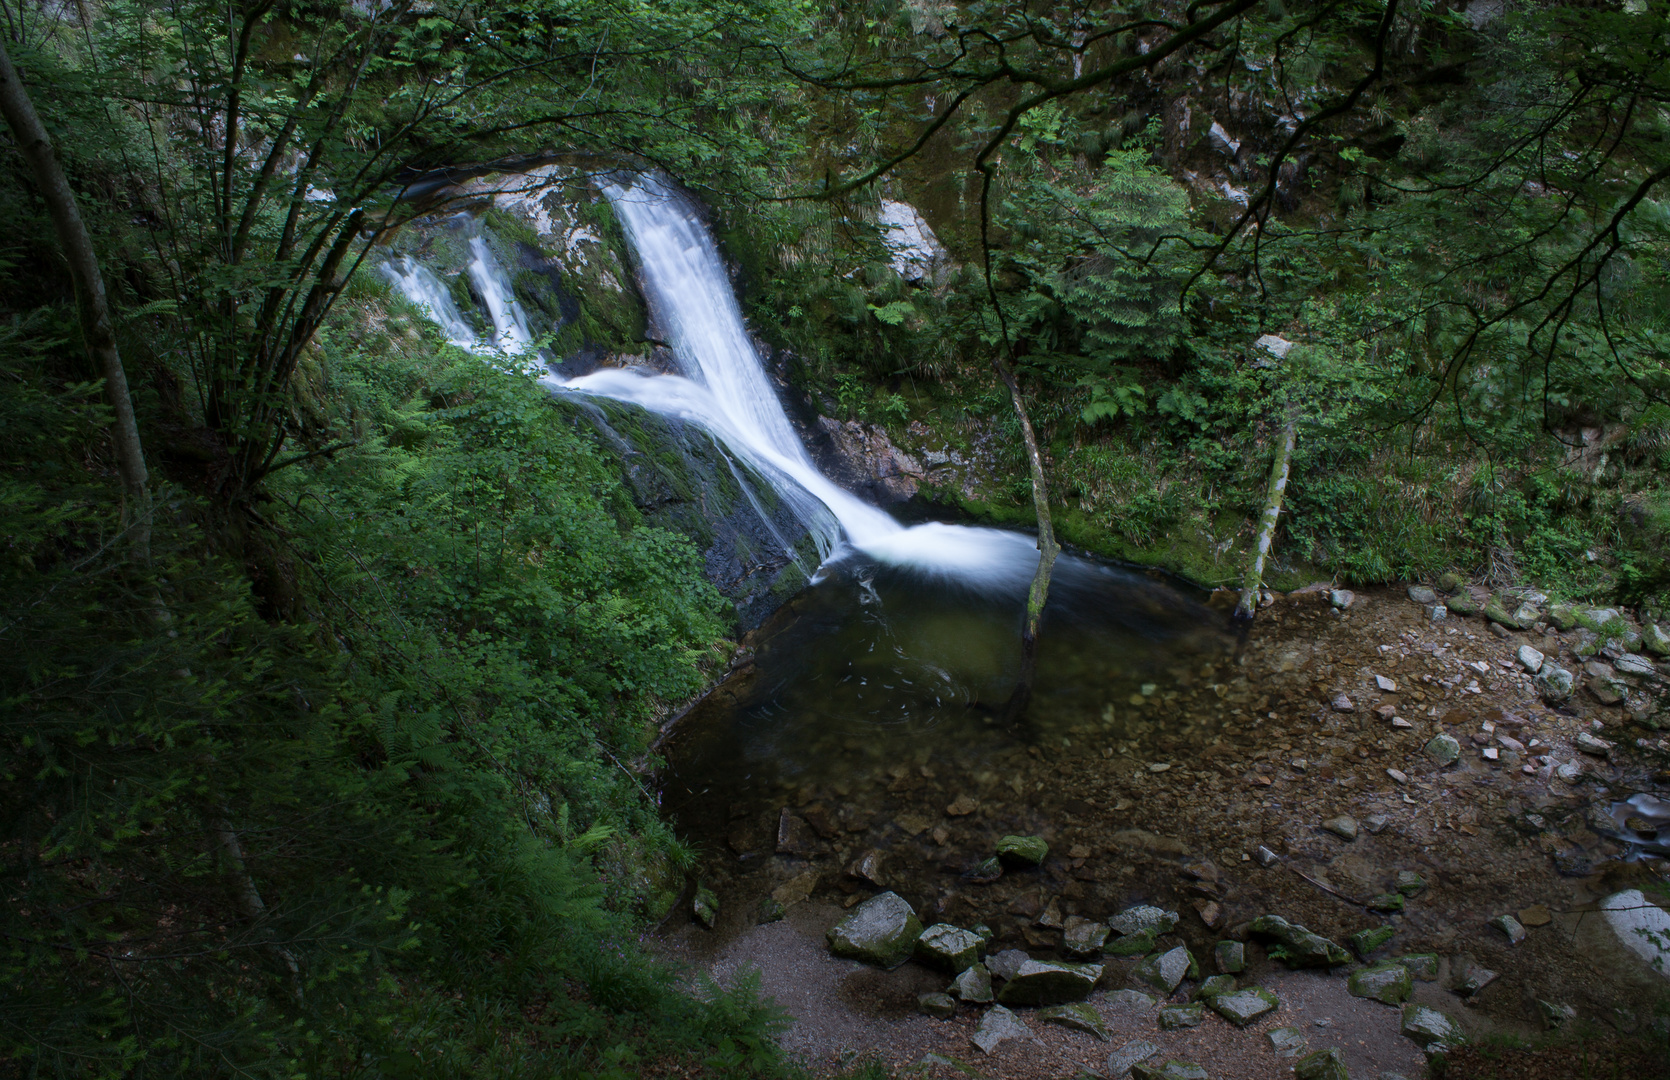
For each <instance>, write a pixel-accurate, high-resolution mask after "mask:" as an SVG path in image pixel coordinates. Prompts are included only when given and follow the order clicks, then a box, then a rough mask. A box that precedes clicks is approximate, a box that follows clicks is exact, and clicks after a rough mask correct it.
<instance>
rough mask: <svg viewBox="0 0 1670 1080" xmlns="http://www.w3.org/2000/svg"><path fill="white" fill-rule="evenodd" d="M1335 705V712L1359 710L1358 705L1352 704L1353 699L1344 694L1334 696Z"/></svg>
mask: <svg viewBox="0 0 1670 1080" xmlns="http://www.w3.org/2000/svg"><path fill="white" fill-rule="evenodd" d="M1333 706H1334V711H1335V712H1356V711H1357V706H1356V705H1354V704H1352V702H1351V699H1350V698H1348V697H1346V696H1345V695H1344V694H1340V695H1339V696H1337V697H1335V698H1334V701H1333Z"/></svg>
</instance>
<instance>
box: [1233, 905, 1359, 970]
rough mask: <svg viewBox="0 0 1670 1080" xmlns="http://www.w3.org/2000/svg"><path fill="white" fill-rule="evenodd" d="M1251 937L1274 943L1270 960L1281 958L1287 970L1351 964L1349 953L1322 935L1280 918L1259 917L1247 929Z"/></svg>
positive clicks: (1276, 916)
mask: <svg viewBox="0 0 1670 1080" xmlns="http://www.w3.org/2000/svg"><path fill="white" fill-rule="evenodd" d="M1247 929H1248V930H1249V931H1250V932H1251V933H1253V934H1254V935H1256V936H1258V937H1261V938H1268V939H1270V940H1272V941H1274V942H1275V943H1276V945H1277V946H1278V948H1279V951H1280V953H1281V955H1280V956H1279V957H1277V956H1276V951H1277V950H1271V957H1272V958H1274V959H1281V960H1282V961H1284V962H1285V963H1286V964H1287V966H1288V967H1296V968H1299V967H1331V966H1332V965H1334V964H1346V963H1350V962H1351V954H1350V953H1348V952H1346V951H1345V950H1344V949H1343V948H1341V947H1340V946H1339V945H1337V944H1335V943H1334V942H1332V941H1329V940H1328V939H1327V938H1325V937H1323V936H1322V935H1321V934H1313V933H1311V932H1310V931H1309V930H1306V929H1305V928H1304V927H1303V926H1299V925H1297V924H1296V923H1290V922H1288V921H1287V920H1286V919H1284V918H1282V917H1281V916H1280V915H1260V916H1259V917H1258V918H1256V919H1254V920H1253V921H1252V922H1251V923H1250V924H1249V925H1248V927H1247Z"/></svg>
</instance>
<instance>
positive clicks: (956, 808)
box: [945, 795, 980, 817]
mask: <svg viewBox="0 0 1670 1080" xmlns="http://www.w3.org/2000/svg"><path fill="white" fill-rule="evenodd" d="M978 809H980V800H978V799H974V798H971V797H969V796H967V795H958V796H957V799H956V801H955V802H953V803H952V804H951V805H950V806H947V807H946V808H945V812H946V813H947V814H950V815H951V816H952V817H967V816H968V815H969V814H972V813H974V811H976V810H978Z"/></svg>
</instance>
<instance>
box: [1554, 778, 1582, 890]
mask: <svg viewBox="0 0 1670 1080" xmlns="http://www.w3.org/2000/svg"><path fill="white" fill-rule="evenodd" d="M1554 775H1555V776H1558V777H1559V778H1560V779H1561V780H1562V781H1564V782H1565V783H1567V784H1575V783H1577V782H1578V781H1579V780H1581V779H1583V766H1582V764H1581V763H1579V762H1576V761H1563V762H1561V763H1560V764H1559V765H1556V766H1555V767H1554ZM1584 872H1585V873H1587V871H1584Z"/></svg>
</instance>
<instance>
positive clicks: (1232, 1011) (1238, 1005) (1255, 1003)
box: [1207, 986, 1281, 1027]
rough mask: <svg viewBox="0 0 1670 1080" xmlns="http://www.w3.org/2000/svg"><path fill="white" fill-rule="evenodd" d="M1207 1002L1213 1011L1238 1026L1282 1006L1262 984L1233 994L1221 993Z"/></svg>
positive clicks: (1244, 1024) (1242, 1025)
mask: <svg viewBox="0 0 1670 1080" xmlns="http://www.w3.org/2000/svg"><path fill="white" fill-rule="evenodd" d="M1207 1004H1208V1005H1210V1006H1211V1007H1212V1011H1213V1012H1215V1013H1217V1014H1218V1015H1219V1016H1221V1017H1223V1018H1224V1019H1225V1020H1228V1021H1229V1022H1230V1023H1232V1024H1234V1025H1235V1026H1236V1027H1246V1026H1247V1025H1248V1024H1250V1023H1252V1022H1253V1021H1254V1020H1257V1019H1258V1018H1259V1017H1261V1016H1264V1015H1265V1014H1267V1013H1272V1012H1275V1011H1276V1010H1277V1009H1279V1008H1281V1001H1280V1000H1279V999H1278V998H1277V997H1276V995H1274V994H1272V993H1270V991H1268V990H1266V989H1264V987H1262V986H1249V987H1247V988H1246V989H1245V990H1237V991H1235V992H1234V993H1233V994H1219V995H1218V996H1217V997H1215V998H1213V999H1212V1000H1211V1001H1209V1002H1207Z"/></svg>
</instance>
